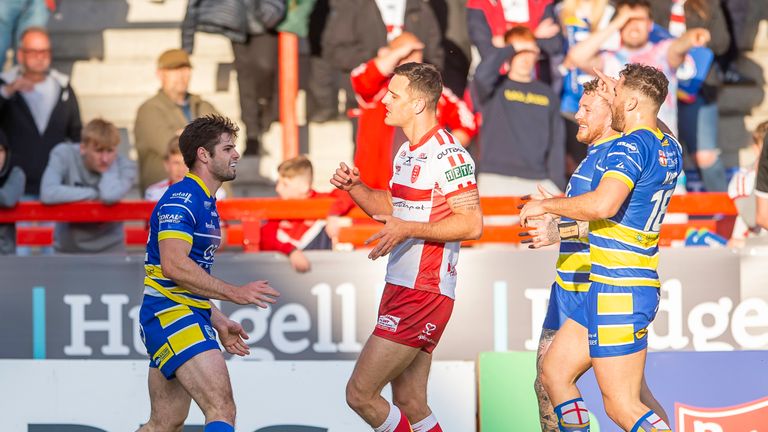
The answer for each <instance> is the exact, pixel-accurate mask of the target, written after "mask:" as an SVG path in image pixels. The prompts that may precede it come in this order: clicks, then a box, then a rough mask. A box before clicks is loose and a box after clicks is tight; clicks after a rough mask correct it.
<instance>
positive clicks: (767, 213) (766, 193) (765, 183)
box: [755, 128, 768, 229]
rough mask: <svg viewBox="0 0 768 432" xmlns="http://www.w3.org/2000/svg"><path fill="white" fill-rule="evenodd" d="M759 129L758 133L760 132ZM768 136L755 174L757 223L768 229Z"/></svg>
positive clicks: (766, 135)
mask: <svg viewBox="0 0 768 432" xmlns="http://www.w3.org/2000/svg"><path fill="white" fill-rule="evenodd" d="M760 130H761V129H760V128H758V133H759V132H760ZM766 141H768V134H765V135H763V140H762V149H761V150H760V157H759V158H758V161H757V172H756V174H755V197H756V198H757V200H756V203H755V207H756V210H755V223H756V224H757V225H758V226H759V227H761V228H763V229H768V143H766Z"/></svg>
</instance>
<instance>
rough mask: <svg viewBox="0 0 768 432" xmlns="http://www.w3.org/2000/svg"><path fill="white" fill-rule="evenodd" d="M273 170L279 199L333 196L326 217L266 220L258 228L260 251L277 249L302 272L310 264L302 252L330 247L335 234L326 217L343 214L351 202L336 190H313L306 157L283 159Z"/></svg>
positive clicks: (309, 163) (311, 174)
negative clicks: (332, 202) (318, 218)
mask: <svg viewBox="0 0 768 432" xmlns="http://www.w3.org/2000/svg"><path fill="white" fill-rule="evenodd" d="M277 173H278V178H277V184H276V185H275V191H277V195H278V196H279V197H280V199H284V200H288V199H312V198H327V197H336V198H337V201H336V202H335V203H334V204H333V206H332V207H331V210H330V212H329V220H306V219H283V220H270V221H269V222H267V223H265V224H264V226H262V228H261V240H260V243H259V248H260V249H261V250H262V251H276V252H281V253H282V254H284V255H286V256H287V257H288V260H289V261H290V262H291V267H293V269H294V270H296V271H297V272H299V273H305V272H308V271H309V270H310V269H311V267H312V266H311V263H310V262H309V259H307V257H306V255H304V252H303V251H305V250H322V249H328V250H330V249H331V247H332V238H333V237H335V234H334V230H333V228H332V226H331V225H333V223H332V222H330V220H333V219H334V218H336V217H338V216H341V215H343V214H345V213H347V212H348V211H349V210H350V209H351V208H352V207H353V206H354V203H352V201H351V200H349V199H344V198H343V197H342V196H341V195H342V193H341V192H340V191H334V192H331V193H319V192H316V191H315V190H313V189H312V178H313V169H312V162H311V161H310V160H309V159H308V158H307V157H306V156H303V155H302V156H297V157H295V158H292V159H288V160H285V161H283V163H281V164H280V165H279V166H278V167H277Z"/></svg>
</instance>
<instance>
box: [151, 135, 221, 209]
mask: <svg viewBox="0 0 768 432" xmlns="http://www.w3.org/2000/svg"><path fill="white" fill-rule="evenodd" d="M163 168H165V173H166V175H167V176H168V177H167V178H165V179H163V180H160V181H159V182H157V183H153V184H151V185H149V186H147V189H146V190H145V191H144V199H145V200H147V201H160V198H162V197H163V194H165V191H167V190H168V188H169V187H170V186H171V185H172V184H175V183H178V182H180V181H182V180H183V179H184V176H186V175H187V173H188V172H189V168H188V167H187V165H186V164H185V163H184V156H182V154H181V149H180V148H179V137H178V136H176V135H174V136H173V138H171V141H169V142H168V149H167V150H166V152H165V156H164V157H163ZM226 197H227V192H226V191H225V190H224V188H223V187H220V188H219V189H218V190H217V191H216V199H217V200H220V199H224V198H226Z"/></svg>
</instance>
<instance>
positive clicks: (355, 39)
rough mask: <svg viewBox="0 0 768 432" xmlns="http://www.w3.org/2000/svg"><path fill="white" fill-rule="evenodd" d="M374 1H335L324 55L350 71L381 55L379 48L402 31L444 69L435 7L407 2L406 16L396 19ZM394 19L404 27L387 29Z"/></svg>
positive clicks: (428, 59)
mask: <svg viewBox="0 0 768 432" xmlns="http://www.w3.org/2000/svg"><path fill="white" fill-rule="evenodd" d="M384 12H385V13H382V11H380V10H379V7H378V6H377V2H375V1H371V0H331V14H330V16H329V18H328V23H327V25H326V29H325V32H324V33H323V35H322V47H323V53H324V55H325V56H326V58H327V59H328V61H330V62H331V64H333V65H334V66H335V67H337V68H339V69H340V70H341V71H343V72H350V71H352V69H354V68H356V67H357V66H359V65H360V64H361V63H364V62H366V61H368V60H370V59H372V58H374V57H376V55H377V54H378V51H379V48H382V47H385V46H387V43H388V41H390V40H392V39H394V38H396V37H397V36H398V35H400V33H402V32H410V33H413V34H414V35H415V36H416V38H418V39H419V40H420V41H422V42H423V43H424V62H425V63H431V64H433V65H436V66H438V67H442V65H443V61H444V56H445V54H444V51H443V45H442V35H441V34H440V26H439V25H438V22H437V19H436V18H435V14H434V12H433V11H432V7H431V6H430V5H429V3H428V2H427V1H425V0H405V7H404V15H403V16H402V20H400V17H399V16H392V14H390V13H389V12H388V11H384ZM387 17H391V18H392V19H393V20H395V21H400V22H401V23H402V24H401V27H400V28H396V27H397V26H394V27H393V26H392V25H390V27H389V28H388V27H387V24H386V23H385V20H387Z"/></svg>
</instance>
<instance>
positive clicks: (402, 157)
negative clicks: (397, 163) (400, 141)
mask: <svg viewBox="0 0 768 432" xmlns="http://www.w3.org/2000/svg"><path fill="white" fill-rule="evenodd" d="M398 157H399V158H400V159H405V150H403V151H401V152H400V154H399V155H398Z"/></svg>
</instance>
